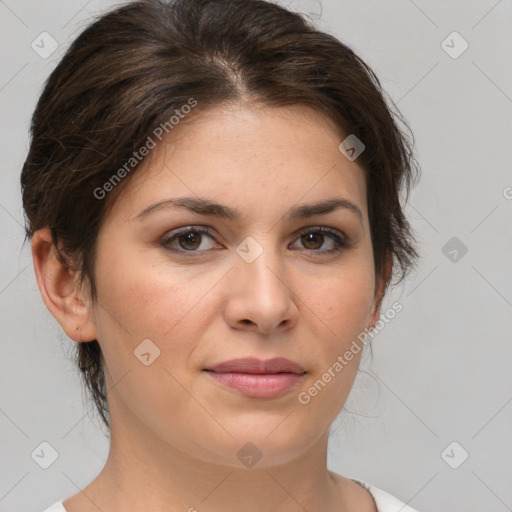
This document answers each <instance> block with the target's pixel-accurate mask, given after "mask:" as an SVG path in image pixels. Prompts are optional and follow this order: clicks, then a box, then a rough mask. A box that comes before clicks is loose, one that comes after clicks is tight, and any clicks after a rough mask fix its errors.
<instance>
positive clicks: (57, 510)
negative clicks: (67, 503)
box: [43, 500, 66, 512]
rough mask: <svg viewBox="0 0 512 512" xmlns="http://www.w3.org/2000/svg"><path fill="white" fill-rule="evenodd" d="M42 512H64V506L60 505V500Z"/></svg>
mask: <svg viewBox="0 0 512 512" xmlns="http://www.w3.org/2000/svg"><path fill="white" fill-rule="evenodd" d="M43 512H66V509H65V508H64V505H63V504H62V500H61V501H58V502H57V503H54V504H53V505H52V506H51V507H48V508H47V509H45V510H43Z"/></svg>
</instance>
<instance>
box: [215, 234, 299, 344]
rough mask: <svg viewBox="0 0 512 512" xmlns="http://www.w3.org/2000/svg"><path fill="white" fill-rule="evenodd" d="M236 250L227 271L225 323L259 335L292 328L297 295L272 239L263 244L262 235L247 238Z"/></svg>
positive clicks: (295, 317) (288, 272)
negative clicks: (230, 267) (228, 280)
mask: <svg viewBox="0 0 512 512" xmlns="http://www.w3.org/2000/svg"><path fill="white" fill-rule="evenodd" d="M267 240H268V239H267ZM237 249H238V250H237V253H236V254H235V258H234V267H233V269H232V270H231V272H230V273H229V276H230V286H229V287H228V288H229V297H228V299H227V306H226V310H225V314H226V320H227V322H228V324H229V325H230V326H231V327H233V328H235V329H238V330H241V329H242V330H253V331H256V332H259V333H261V334H271V333H272V332H275V331H282V330H288V329H290V328H292V327H293V326H294V325H295V324H296V322H297V319H298V308H297V301H298V296H297V294H296V293H295V292H294V290H293V289H292V283H291V282H290V276H291V272H290V270H289V269H287V268H286V262H285V261H284V259H283V255H282V254H281V253H280V251H279V250H278V249H277V248H275V244H274V243H273V242H272V243H271V242H270V240H268V242H265V243H264V242H262V239H261V238H259V239H258V241H256V239H255V238H252V237H250V238H249V241H248V242H247V245H244V244H243V243H242V244H240V246H239V247H238V248H237Z"/></svg>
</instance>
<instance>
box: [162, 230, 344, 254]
mask: <svg viewBox="0 0 512 512" xmlns="http://www.w3.org/2000/svg"><path fill="white" fill-rule="evenodd" d="M189 233H200V234H201V235H203V234H206V235H208V236H210V237H212V238H215V236H214V234H213V232H212V231H211V230H210V229H209V228H204V227H199V226H187V227H186V228H184V229H182V230H180V231H176V232H174V233H172V234H171V235H169V236H166V237H165V238H164V239H163V240H162V241H161V245H162V246H163V247H164V249H166V250H167V251H171V252H176V253H181V254H183V253H186V254H187V255H189V254H190V253H192V254H193V253H203V252H206V251H204V250H203V251H199V250H187V249H172V248H170V247H169V244H170V243H171V242H172V241H173V240H174V239H177V238H178V237H179V236H181V235H186V234H189ZM308 233H321V234H327V235H329V236H330V237H331V239H332V240H334V242H335V243H336V244H337V247H336V248H335V249H328V250H323V251H322V250H320V249H303V250H304V251H306V252H309V253H321V254H323V255H330V254H334V253H337V252H341V251H342V250H344V249H347V248H348V247H349V246H350V243H349V241H348V240H347V239H346V238H345V237H343V236H340V235H339V234H338V232H337V231H335V230H333V229H331V228H327V227H323V226H319V227H309V228H306V229H303V230H302V231H301V232H300V233H299V234H298V236H297V240H298V239H300V238H301V237H302V236H303V235H305V234H308ZM190 255H191V254H190ZM194 256H195V255H194ZM194 256H192V257H194Z"/></svg>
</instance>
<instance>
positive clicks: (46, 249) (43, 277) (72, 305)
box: [32, 228, 96, 341]
mask: <svg viewBox="0 0 512 512" xmlns="http://www.w3.org/2000/svg"><path fill="white" fill-rule="evenodd" d="M32 260H33V263H34V271H35V274H36V279H37V284H38V286H39V291H40V292H41V296H42V298H43V301H44V303H45V304H46V307H47V308H48V309H49V310H50V313H51V314H52V315H53V316H54V317H55V319H56V320H57V322H59V324H60V325H61V327H62V328H63V329H64V332H65V333H66V334H67V335H68V336H69V337H70V338H71V339H72V340H74V341H91V340H95V339H96V328H95V325H94V322H93V316H92V305H91V303H90V299H89V297H87V296H85V295H83V293H81V292H79V287H78V279H77V277H78V276H77V273H76V272H73V271H71V270H69V269H68V268H67V267H66V266H65V265H64V264H63V263H62V262H61V260H60V258H59V256H58V254H57V249H56V247H55V244H54V242H53V238H52V235H51V231H50V230H49V229H48V228H44V229H40V230H38V231H36V232H35V233H34V235H33V237H32Z"/></svg>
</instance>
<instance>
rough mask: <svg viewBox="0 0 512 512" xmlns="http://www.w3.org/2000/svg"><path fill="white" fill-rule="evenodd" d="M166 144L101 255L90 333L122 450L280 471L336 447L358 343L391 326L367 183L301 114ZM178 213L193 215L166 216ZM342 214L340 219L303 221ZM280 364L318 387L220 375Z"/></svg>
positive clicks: (290, 110)
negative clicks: (147, 449) (316, 448)
mask: <svg viewBox="0 0 512 512" xmlns="http://www.w3.org/2000/svg"><path fill="white" fill-rule="evenodd" d="M165 142H166V143H165V144H163V143H162V144H161V145H160V146H157V147H156V148H155V149H153V150H152V154H151V158H150V159H147V161H145V162H144V167H142V168H140V169H138V170H137V171H136V174H135V175H134V176H133V177H132V179H131V180H130V181H129V182H128V183H127V184H126V185H127V186H126V188H125V189H124V190H122V191H121V194H120V195H119V198H118V199H117V201H116V202H115V203H114V206H113V209H112V210H111V211H110V212H109V214H108V215H107V217H106V219H105V222H104V224H103V225H102V228H101V230H100V233H99V237H98V244H97V255H96V270H95V278H96V282H97V290H98V301H97V302H96V303H94V304H93V306H92V307H93V315H92V318H93V322H94V329H95V331H96V337H97V339H98V341H99V343H100V345H101V348H102V351H103V354H104V358H105V364H106V367H107V371H106V375H107V387H108V388H109V389H110V388H112V391H110V393H109V405H110V410H111V423H112V437H113V439H114V436H116V435H118V437H121V432H123V433H124V434H123V438H124V439H132V440H133V439H137V442H139V443H140V442H142V441H141V440H142V439H144V441H143V442H145V443H147V446H152V447H153V449H154V448H155V447H158V448H157V449H156V451H157V452H158V453H161V454H163V453H164V452H165V447H166V446H167V445H169V446H170V447H172V449H173V450H176V449H177V450H179V451H181V452H185V453H187V454H189V455H192V456H194V457H198V458H200V459H202V460H207V461H210V462H216V463H221V464H226V465H231V466H238V467H241V466H242V464H245V465H248V464H247V462H246V459H243V456H244V455H247V454H248V455H256V457H258V454H259V453H261V454H262V455H263V457H262V458H261V460H260V461H259V462H258V465H259V467H262V466H264V465H274V464H279V463H284V462H286V461H289V460H291V459H292V458H295V457H297V456H299V455H300V454H302V453H304V452H305V451H306V450H308V449H309V448H311V447H312V446H313V445H314V444H315V443H316V442H319V440H320V438H322V437H323V436H324V434H325V433H326V432H327V431H328V428H329V425H330V424H331V422H332V421H333V420H334V418H335V417H336V415H337V414H338V412H339V411H340V410H341V408H342V406H343V404H344V402H345V400H346V398H347V395H348V393H349V391H350V388H351V386H352V383H353V381H354V378H355V375H356V372H357V367H358V364H359V360H360V356H361V352H360V351H358V350H356V345H355V344H354V343H353V342H354V340H355V341H356V342H358V340H357V337H358V335H359V334H360V333H361V332H362V331H364V330H365V328H367V327H368V326H371V325H372V324H373V323H374V322H375V321H376V319H377V318H378V311H377V310H375V307H374V306H375V304H376V301H377V297H376V288H375V275H374V270H373V254H372V246H371V240H370V231H369V224H368V216H367V203H366V184H365V178H364V174H363V169H362V168H361V167H359V165H358V164H357V160H356V161H350V160H348V159H347V158H346V157H345V156H344V154H343V153H341V152H340V150H339V149H338V146H339V144H340V142H341V139H340V138H339V136H337V135H336V133H335V131H334V130H333V128H332V127H331V125H330V124H328V122H327V121H326V120H325V118H324V117H322V116H321V115H320V114H317V113H315V112H313V111H312V110H309V109H308V108H306V107H287V108H280V109H276V108H259V109H254V110H253V109H248V108H247V107H240V106H236V107H235V106H233V107H231V108H227V107H223V108H220V107H217V108H214V109H210V110H208V111H206V112H203V113H202V114H201V115H200V116H197V117H195V118H192V117H191V118H190V119H186V120H185V121H184V122H182V123H181V124H180V125H178V126H177V127H175V128H174V130H173V131H172V132H170V135H169V136H168V138H167V140H166V141H165ZM183 198H190V201H191V200H194V201H197V203H196V206H195V207H194V206H193V205H192V206H191V207H186V206H176V205H174V206H173V204H172V203H171V200H172V201H176V200H182V202H183V204H185V203H186V201H183ZM333 199H342V200H343V201H345V203H341V206H338V207H336V208H332V209H329V212H328V213H321V212H320V210H321V209H317V212H316V213H315V212H313V213H314V215H312V216H309V215H307V214H308V210H307V209H305V208H303V207H304V206H305V205H309V206H312V205H314V204H318V203H323V202H325V201H329V200H333ZM199 202H209V203H213V202H214V203H217V204H218V205H221V206H218V207H213V206H210V207H204V206H200V204H199ZM343 204H345V206H343ZM346 205H349V206H346ZM350 205H351V206H350ZM194 208H196V210H197V211H193V209H194ZM313 210H314V208H313ZM226 211H229V212H230V213H231V215H229V216H228V215H219V213H222V212H224V213H225V212H226ZM294 212H295V215H293V213H294ZM301 212H302V213H303V214H304V215H302V216H301V215H299V213H301ZM235 213H236V214H237V215H235ZM309 213H311V211H310V212H309ZM319 229H327V230H328V231H329V232H319V231H318V230H319ZM183 231H186V232H185V234H183ZM205 231H207V232H205ZM178 232H181V234H178ZM340 242H341V243H340ZM358 343H359V346H360V345H361V343H360V342H358ZM351 347H352V348H351ZM347 351H350V352H351V353H352V358H351V360H350V356H349V357H346V356H344V355H345V354H346V352H347ZM276 357H280V358H287V359H289V360H291V361H293V362H295V363H296V364H297V365H298V366H299V367H301V368H302V369H303V370H304V371H305V373H303V374H302V375H300V374H297V373H296V374H292V373H282V374H280V375H276V374H274V375H273V376H268V375H267V376H264V375H262V374H261V373H260V374H259V376H258V375H256V376H255V375H252V377H251V376H247V375H240V373H237V372H235V373H233V372H231V373H228V374H226V373H224V374H221V373H220V372H217V373H216V372H212V371H207V370H208V369H211V368H213V367H214V366H215V365H218V364H219V363H222V362H225V361H228V360H233V359H238V358H256V359H259V360H268V359H271V358H276ZM341 360H343V361H344V363H343V364H342V363H341V362H340V361H341ZM337 362H338V364H336V363H337ZM340 366H341V369H340ZM255 368H256V367H254V368H253V370H254V369H255ZM263 370H265V369H264V368H263V369H262V368H260V371H263ZM265 371H266V370H265ZM273 371H278V368H277V369H276V368H274V369H273ZM242 373H243V372H242ZM329 377H330V378H329ZM319 381H320V382H319ZM229 382H231V383H232V384H233V385H229ZM315 383H316V387H315ZM114 384H115V387H114ZM315 391H316V392H315ZM116 431H117V432H119V434H116ZM124 435H126V437H124ZM247 443H252V444H253V445H254V447H255V448H254V447H250V445H247ZM251 450H253V451H254V453H251Z"/></svg>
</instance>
